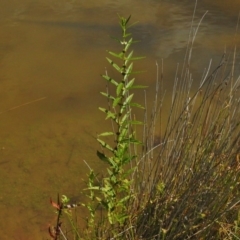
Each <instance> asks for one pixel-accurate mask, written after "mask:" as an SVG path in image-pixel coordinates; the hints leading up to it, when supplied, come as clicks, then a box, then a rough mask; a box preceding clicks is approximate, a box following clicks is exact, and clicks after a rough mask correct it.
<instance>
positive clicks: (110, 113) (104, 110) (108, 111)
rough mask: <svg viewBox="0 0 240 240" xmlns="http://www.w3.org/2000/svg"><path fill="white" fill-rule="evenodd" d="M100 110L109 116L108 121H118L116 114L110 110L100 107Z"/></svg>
mask: <svg viewBox="0 0 240 240" xmlns="http://www.w3.org/2000/svg"><path fill="white" fill-rule="evenodd" d="M98 109H99V110H100V111H102V112H104V113H106V114H107V117H106V119H108V118H111V119H113V120H116V118H117V116H116V113H113V112H111V111H110V110H107V109H106V108H101V107H99V108H98Z"/></svg>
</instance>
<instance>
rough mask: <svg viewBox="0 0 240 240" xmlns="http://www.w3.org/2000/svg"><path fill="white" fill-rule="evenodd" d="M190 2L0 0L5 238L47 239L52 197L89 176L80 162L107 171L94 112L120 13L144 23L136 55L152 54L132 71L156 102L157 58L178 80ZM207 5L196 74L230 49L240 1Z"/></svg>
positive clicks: (77, 188)
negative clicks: (98, 153)
mask: <svg viewBox="0 0 240 240" xmlns="http://www.w3.org/2000/svg"><path fill="white" fill-rule="evenodd" d="M179 2H181V3H179ZM193 8H194V1H192V0H183V1H174V0H173V1H160V0H158V1H157V0H149V1H143V0H128V1H127V0H124V1H122V0H121V1H116V0H115V1H113V0H105V1H104V0H99V1H91V0H89V1H80V0H50V1H49V0H48V1H47V0H37V1H32V0H21V1H18V0H9V1H1V2H0V9H1V14H0V69H1V71H0V136H1V137H0V239H3V240H4V239H16V240H21V239H24V240H27V239H31V240H32V239H36V240H38V239H39V240H40V239H50V237H49V236H48V233H47V227H48V225H49V224H53V223H54V218H55V215H54V213H53V209H52V208H51V206H50V204H49V198H50V197H53V198H56V195H57V193H58V192H59V193H60V194H66V195H68V196H70V197H71V196H72V197H76V196H78V195H79V193H80V192H81V190H82V189H83V188H84V186H85V185H84V182H83V180H82V179H84V178H86V173H87V172H88V168H87V166H86V165H85V164H84V162H83V160H86V161H88V163H89V164H90V165H91V166H92V167H94V168H95V169H97V170H98V171H101V168H102V165H101V163H100V162H99V161H98V159H97V158H96V156H95V151H96V148H97V146H98V145H97V144H96V141H95V139H94V136H95V135H96V133H97V132H101V131H102V130H107V127H108V126H107V124H106V123H105V121H104V116H103V115H102V114H101V113H100V112H99V111H98V110H97V108H98V106H104V104H106V103H105V100H104V99H103V98H102V97H101V96H100V94H99V91H102V90H104V86H105V83H104V81H103V80H102V79H101V78H100V74H101V73H103V72H104V71H105V67H108V65H107V62H106V61H105V56H106V50H113V51H114V50H115V49H117V47H118V46H117V45H116V43H115V42H114V41H112V40H111V39H110V38H109V35H113V36H120V34H119V33H120V29H119V27H118V24H117V21H118V18H117V13H119V14H120V15H123V16H128V15H129V14H131V15H132V21H138V22H139V23H138V24H137V25H136V26H134V27H133V30H132V32H133V36H134V37H135V38H136V39H139V40H141V42H140V43H139V44H137V45H136V46H135V52H136V53H138V55H145V56H146V57H147V58H146V59H145V60H143V61H141V62H139V63H137V64H136V68H138V69H141V70H147V72H146V73H143V74H142V75H139V76H138V79H139V82H140V83H143V84H145V85H149V86H150V90H148V96H150V98H151V95H152V92H153V91H154V87H153V86H154V84H155V79H156V68H155V62H156V61H161V59H164V74H165V75H164V76H165V79H166V80H165V81H166V86H167V85H169V86H171V84H172V80H171V78H172V77H173V75H174V72H175V68H176V65H177V63H178V62H182V59H183V56H184V47H185V46H186V42H187V39H188V33H189V28H190V22H191V17H192V12H193ZM206 10H208V11H209V12H208V14H207V15H206V17H205V19H204V20H203V23H202V25H201V27H200V29H199V33H198V36H197V39H196V45H195V48H194V55H193V65H192V70H193V72H195V73H196V74H197V73H200V72H201V71H203V69H204V68H205V67H207V65H208V62H209V59H210V58H213V62H214V64H216V63H217V62H218V61H219V58H220V56H221V54H222V53H223V51H224V49H225V48H226V49H227V50H231V47H232V43H233V38H234V37H233V36H234V33H235V28H236V25H237V18H238V12H239V10H240V2H239V1H238V0H222V1H218V0H212V1H208V0H202V1H199V3H198V7H197V12H196V21H198V20H199V19H200V18H201V16H202V15H203V14H204V13H205V11H206ZM236 40H237V41H238V43H239V35H237V37H236ZM237 59H239V55H237ZM109 71H110V72H111V70H109ZM196 81H197V80H196ZM151 89H152V90H151ZM137 96H138V98H139V100H141V94H138V95H137Z"/></svg>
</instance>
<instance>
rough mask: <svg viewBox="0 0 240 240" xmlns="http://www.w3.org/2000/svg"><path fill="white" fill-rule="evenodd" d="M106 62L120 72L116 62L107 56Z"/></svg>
mask: <svg viewBox="0 0 240 240" xmlns="http://www.w3.org/2000/svg"><path fill="white" fill-rule="evenodd" d="M107 60H108V62H109V63H110V64H111V65H112V66H113V67H114V68H115V69H116V70H117V71H118V72H120V73H121V72H122V69H121V68H120V67H119V66H118V65H117V64H116V63H114V62H113V61H112V60H111V59H109V58H107Z"/></svg>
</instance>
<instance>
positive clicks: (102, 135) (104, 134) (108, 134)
mask: <svg viewBox="0 0 240 240" xmlns="http://www.w3.org/2000/svg"><path fill="white" fill-rule="evenodd" d="M112 135H114V133H113V132H104V133H100V134H99V135H98V137H106V136H112Z"/></svg>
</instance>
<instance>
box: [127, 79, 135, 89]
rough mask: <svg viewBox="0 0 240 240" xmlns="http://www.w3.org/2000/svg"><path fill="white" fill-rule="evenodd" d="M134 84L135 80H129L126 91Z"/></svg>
mask: <svg viewBox="0 0 240 240" xmlns="http://www.w3.org/2000/svg"><path fill="white" fill-rule="evenodd" d="M134 82H135V78H133V79H131V80H130V81H129V82H128V83H127V85H126V89H130V88H131V87H132V85H133V84H134Z"/></svg>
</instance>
